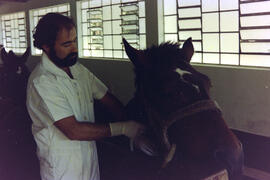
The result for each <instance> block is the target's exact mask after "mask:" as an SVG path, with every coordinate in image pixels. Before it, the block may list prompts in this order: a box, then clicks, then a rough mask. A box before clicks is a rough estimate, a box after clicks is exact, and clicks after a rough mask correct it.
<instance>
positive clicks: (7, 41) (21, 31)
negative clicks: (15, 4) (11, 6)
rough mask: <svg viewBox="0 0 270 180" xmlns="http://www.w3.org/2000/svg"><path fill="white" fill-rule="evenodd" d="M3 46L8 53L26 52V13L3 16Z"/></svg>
mask: <svg viewBox="0 0 270 180" xmlns="http://www.w3.org/2000/svg"><path fill="white" fill-rule="evenodd" d="M1 30H2V44H3V45H4V47H5V48H6V50H7V51H9V50H13V52H15V53H23V52H24V51H25V50H26V46H27V38H26V27H25V13H24V12H18V13H13V14H5V15H2V16H1Z"/></svg>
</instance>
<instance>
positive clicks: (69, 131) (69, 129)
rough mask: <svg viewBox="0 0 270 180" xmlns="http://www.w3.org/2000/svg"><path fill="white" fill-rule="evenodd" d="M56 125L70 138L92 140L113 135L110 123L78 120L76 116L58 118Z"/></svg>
mask: <svg viewBox="0 0 270 180" xmlns="http://www.w3.org/2000/svg"><path fill="white" fill-rule="evenodd" d="M54 125H55V126H56V127H57V128H58V129H60V131H61V132H63V133H64V134H65V135H66V136H67V137H68V138H69V139H70V140H82V141H84V140H85V141H91V140H98V139H101V138H105V137H110V136H111V130H110V126H109V124H95V123H90V122H78V121H77V120H76V119H75V117H74V116H70V117H67V118H63V119H61V120H58V121H56V122H55V123H54Z"/></svg>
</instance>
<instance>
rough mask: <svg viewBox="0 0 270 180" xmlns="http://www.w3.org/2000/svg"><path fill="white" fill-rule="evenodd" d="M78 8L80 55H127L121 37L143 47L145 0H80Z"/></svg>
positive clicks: (136, 46) (118, 56)
mask: <svg viewBox="0 0 270 180" xmlns="http://www.w3.org/2000/svg"><path fill="white" fill-rule="evenodd" d="M77 9H78V10H79V13H78V35H79V36H81V37H82V38H79V44H78V46H79V55H80V57H108V58H126V55H125V52H124V49H123V45H122V37H124V38H126V39H127V41H129V42H130V43H131V44H132V45H133V47H135V48H145V46H146V37H145V10H144V9H145V2H144V1H142V0H102V1H101V0H90V1H89V0H87V1H79V2H78V3H77ZM80 39H81V40H80Z"/></svg>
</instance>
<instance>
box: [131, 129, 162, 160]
mask: <svg viewBox="0 0 270 180" xmlns="http://www.w3.org/2000/svg"><path fill="white" fill-rule="evenodd" d="M134 144H135V147H137V148H138V149H140V150H141V151H142V152H144V153H145V154H147V155H148V156H158V155H159V153H158V149H157V146H156V145H155V144H154V142H153V141H152V140H151V139H149V138H148V137H146V136H145V135H144V134H142V135H140V136H138V137H136V138H135V140H134Z"/></svg>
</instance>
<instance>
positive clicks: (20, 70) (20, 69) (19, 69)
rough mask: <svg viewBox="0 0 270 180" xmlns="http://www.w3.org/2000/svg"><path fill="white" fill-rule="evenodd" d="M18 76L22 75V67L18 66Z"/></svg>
mask: <svg viewBox="0 0 270 180" xmlns="http://www.w3.org/2000/svg"><path fill="white" fill-rule="evenodd" d="M16 73H17V74H21V73H22V67H21V66H18V69H17V71H16Z"/></svg>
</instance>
